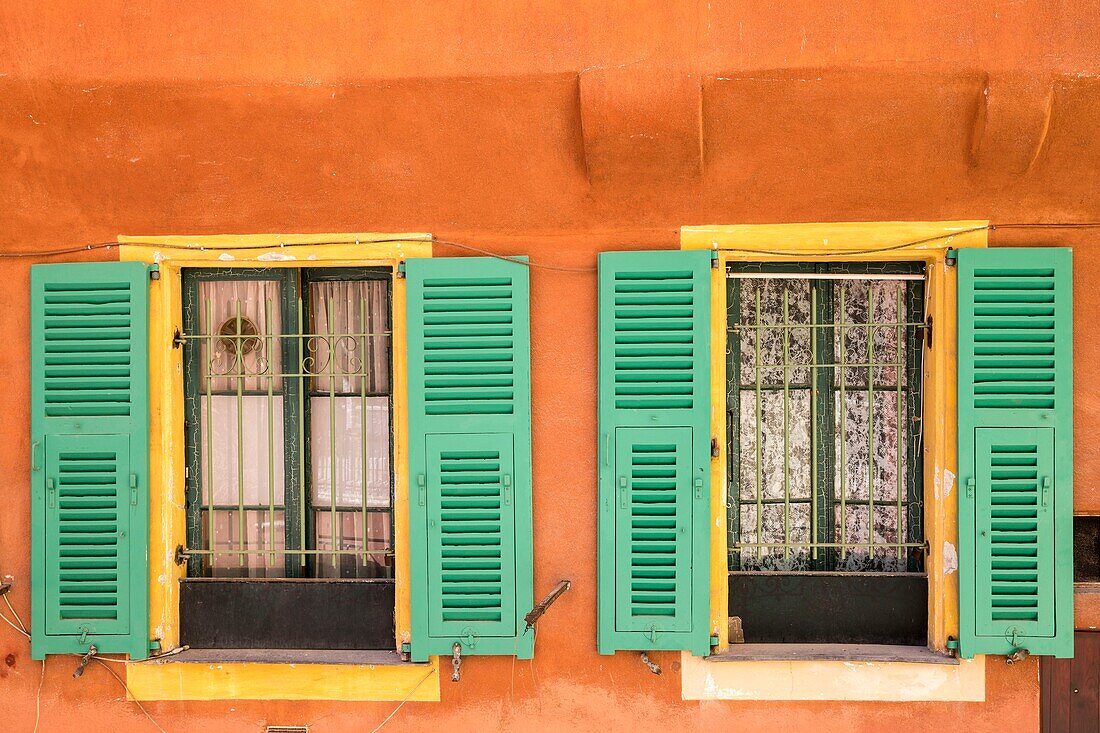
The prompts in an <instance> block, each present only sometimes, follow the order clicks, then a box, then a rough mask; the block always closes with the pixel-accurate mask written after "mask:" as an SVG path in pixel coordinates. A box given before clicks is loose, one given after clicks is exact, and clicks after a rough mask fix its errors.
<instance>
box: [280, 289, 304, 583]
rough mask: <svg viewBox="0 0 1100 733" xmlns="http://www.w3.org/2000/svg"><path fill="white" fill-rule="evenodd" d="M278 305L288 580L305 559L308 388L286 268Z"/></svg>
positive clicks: (297, 317)
mask: <svg viewBox="0 0 1100 733" xmlns="http://www.w3.org/2000/svg"><path fill="white" fill-rule="evenodd" d="M280 288H281V292H280V304H281V308H282V318H281V319H280V325H281V326H282V349H281V350H280V355H281V358H282V372H283V376H282V377H281V379H280V383H279V389H280V392H281V394H282V404H283V443H284V444H285V446H286V450H285V451H284V452H283V548H284V551H283V572H284V573H285V574H286V576H287V577H290V578H295V577H300V576H301V575H302V571H303V568H304V567H305V556H304V555H302V554H301V553H300V552H296V550H302V549H305V548H304V547H303V546H302V545H300V544H299V541H300V540H299V527H300V517H301V515H302V507H303V506H304V505H305V502H304V500H303V499H304V497H303V492H304V486H305V483H304V482H303V480H302V478H303V477H302V475H301V472H300V470H299V468H300V466H302V465H303V462H304V461H305V456H307V455H308V454H307V452H306V449H307V448H308V446H306V445H303V444H302V439H301V438H300V437H299V428H300V427H301V426H302V425H303V424H304V421H305V412H304V411H303V409H302V408H303V404H302V402H301V398H302V387H303V386H304V385H308V380H307V378H306V377H305V376H304V374H305V370H306V366H305V362H304V360H303V358H302V349H303V343H302V333H303V331H302V328H301V301H300V300H299V297H298V280H297V271H296V270H293V269H291V268H287V269H286V270H285V271H284V274H283V276H282V278H281V280H280Z"/></svg>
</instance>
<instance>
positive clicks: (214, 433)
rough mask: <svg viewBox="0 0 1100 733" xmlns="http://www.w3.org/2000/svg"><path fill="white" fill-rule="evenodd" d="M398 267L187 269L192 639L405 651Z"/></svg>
mask: <svg viewBox="0 0 1100 733" xmlns="http://www.w3.org/2000/svg"><path fill="white" fill-rule="evenodd" d="M390 277H391V274H390V270H389V269H366V268H341V269H314V268H301V269H297V268H295V269H290V268H280V269H274V268H272V269H266V270H265V269H236V270H227V269H220V270H210V269H188V270H185V271H184V273H183V299H184V302H183V323H184V332H183V341H184V347H183V349H184V354H183V358H184V391H185V397H184V408H185V412H184V417H185V424H186V454H187V469H186V482H187V503H186V511H187V544H186V547H184V548H183V550H182V554H183V555H185V556H186V557H187V562H188V573H187V577H186V578H184V579H183V580H182V581H181V583H182V585H181V594H180V603H181V607H180V642H181V643H182V644H186V645H189V646H191V647H193V648H202V649H211V648H229V649H248V648H267V649H273V648H275V649H277V648H289V649H392V648H393V644H394V642H393V639H394V599H395V593H394V546H393V487H394V475H393V468H392V467H393V460H392V456H393V421H392V417H391V416H392V402H393V391H392V384H393V379H392V355H391V351H392V338H391V327H390V324H391V322H392V312H391V311H392V301H391V297H390Z"/></svg>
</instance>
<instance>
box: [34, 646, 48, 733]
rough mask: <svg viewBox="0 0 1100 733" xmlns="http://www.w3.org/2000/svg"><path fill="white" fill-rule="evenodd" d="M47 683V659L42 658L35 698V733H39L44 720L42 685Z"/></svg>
mask: <svg viewBox="0 0 1100 733" xmlns="http://www.w3.org/2000/svg"><path fill="white" fill-rule="evenodd" d="M45 681H46V658H45V657H42V671H41V672H39V673H38V694H36V695H35V697H34V733H38V723H39V721H40V720H42V683H43V682H45Z"/></svg>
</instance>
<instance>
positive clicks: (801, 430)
mask: <svg viewBox="0 0 1100 733" xmlns="http://www.w3.org/2000/svg"><path fill="white" fill-rule="evenodd" d="M727 276H728V277H727V294H728V328H729V338H728V350H727V373H728V403H727V408H728V418H729V420H728V425H729V433H728V436H727V439H728V442H729V449H730V450H729V455H730V460H729V475H728V477H727V478H728V486H729V490H728V492H727V496H728V501H727V510H728V516H727V519H728V562H729V569H730V570H731V571H794V572H802V571H833V572H838V571H839V572H846V571H847V572H921V571H922V570H923V548H924V536H923V502H922V480H921V464H922V461H921V435H922V430H921V387H922V368H923V367H922V354H923V348H924V347H923V344H924V336H925V329H926V324H925V321H924V271H923V266H922V265H919V264H916V263H901V264H881V265H858V264H845V265H828V264H812V263H805V264H797V265H782V266H780V265H767V264H765V265H753V264H744V265H738V266H734V267H731V269H730V271H729V272H728V273H727Z"/></svg>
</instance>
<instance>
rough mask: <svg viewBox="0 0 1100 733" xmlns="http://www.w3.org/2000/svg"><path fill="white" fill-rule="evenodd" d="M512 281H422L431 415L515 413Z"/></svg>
mask: <svg viewBox="0 0 1100 733" xmlns="http://www.w3.org/2000/svg"><path fill="white" fill-rule="evenodd" d="M513 296H514V293H513V287H512V279H511V278H510V277H494V278H459V279H442V278H436V279H426V280H425V281H424V291H423V303H424V314H423V323H424V408H425V412H426V413H427V414H428V415H508V414H512V412H513V411H514V408H515V313H514V309H513Z"/></svg>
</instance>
